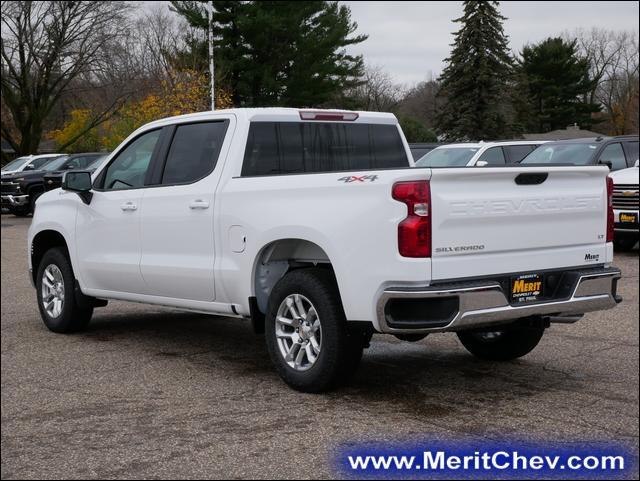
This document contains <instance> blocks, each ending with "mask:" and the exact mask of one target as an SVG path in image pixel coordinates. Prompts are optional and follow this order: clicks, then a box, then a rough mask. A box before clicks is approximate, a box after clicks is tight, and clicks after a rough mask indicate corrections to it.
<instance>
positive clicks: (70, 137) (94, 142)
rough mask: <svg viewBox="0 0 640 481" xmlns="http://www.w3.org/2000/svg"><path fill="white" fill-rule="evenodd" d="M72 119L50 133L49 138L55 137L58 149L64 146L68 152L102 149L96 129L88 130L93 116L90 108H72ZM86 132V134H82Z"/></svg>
mask: <svg viewBox="0 0 640 481" xmlns="http://www.w3.org/2000/svg"><path fill="white" fill-rule="evenodd" d="M69 115H70V117H71V118H70V119H69V121H68V122H67V123H65V125H64V127H63V128H62V129H59V130H53V131H52V132H50V133H49V138H51V139H53V140H54V141H55V143H56V146H57V148H58V149H60V148H63V150H64V151H66V152H89V151H95V150H99V149H100V139H99V138H98V132H97V130H96V129H91V130H89V131H87V132H85V131H86V130H87V128H88V127H89V125H90V123H91V120H92V116H91V111H90V110H88V109H77V110H72V111H71V112H70V113H69ZM82 132H84V134H82Z"/></svg>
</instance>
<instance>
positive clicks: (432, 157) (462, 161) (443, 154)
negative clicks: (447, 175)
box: [416, 147, 480, 167]
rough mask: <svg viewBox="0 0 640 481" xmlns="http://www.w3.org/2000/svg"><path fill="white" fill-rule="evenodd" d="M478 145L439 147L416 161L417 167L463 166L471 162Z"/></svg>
mask: <svg viewBox="0 0 640 481" xmlns="http://www.w3.org/2000/svg"><path fill="white" fill-rule="evenodd" d="M478 150H480V149H479V148H477V147H438V148H437V149H433V150H432V151H431V152H429V153H427V154H426V155H425V156H424V157H422V158H421V159H419V160H418V161H417V162H416V167H463V166H465V165H467V164H468V163H469V161H470V160H471V158H472V157H473V156H474V155H475V153H476V152H477V151H478Z"/></svg>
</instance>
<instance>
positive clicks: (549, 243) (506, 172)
mask: <svg viewBox="0 0 640 481" xmlns="http://www.w3.org/2000/svg"><path fill="white" fill-rule="evenodd" d="M412 166H413V161H412V160H411V155H410V151H409V146H408V144H407V142H406V140H405V138H404V136H403V134H402V131H401V129H400V128H399V126H398V122H397V120H396V118H395V117H394V116H393V115H391V114H383V113H370V112H340V111H332V110H321V111H316V110H297V109H285V108H274V109H235V110H226V111H217V112H205V113H199V114H192V115H186V116H180V117H173V118H168V119H164V120H159V121H156V122H153V123H150V124H148V125H145V126H144V127H141V128H140V129H138V130H137V131H135V132H134V133H133V134H131V135H130V136H129V137H128V138H127V139H126V140H125V141H124V142H123V143H122V144H121V145H120V146H119V147H118V148H117V149H115V151H114V152H113V153H112V154H111V155H110V156H109V158H108V159H107V160H106V161H105V162H104V163H103V164H102V166H101V167H100V168H99V169H98V170H97V171H96V172H94V173H93V174H90V173H89V172H67V173H66V174H65V176H64V179H63V185H62V188H60V189H55V190H52V191H49V192H47V193H45V194H44V195H42V196H41V197H40V198H39V199H38V208H37V210H36V212H35V216H34V218H33V222H32V224H31V227H30V229H29V236H28V244H29V245H28V248H29V266H30V269H31V274H30V277H31V280H32V281H33V283H34V285H35V287H36V289H37V302H38V306H39V309H40V313H41V315H42V319H43V320H44V323H45V324H46V326H47V327H48V328H49V329H50V330H52V331H54V332H62V333H68V332H74V331H78V330H80V329H82V328H84V327H85V326H86V325H87V323H88V322H89V320H90V318H91V315H92V313H93V309H94V307H98V306H103V305H106V303H107V300H108V299H119V300H125V301H135V302H142V303H149V304H158V305H164V306H171V307H174V308H179V309H185V310H190V311H195V312H203V313H210V314H218V315H224V316H232V317H237V318H250V319H251V320H252V322H253V325H254V328H255V330H256V331H257V332H265V334H266V336H265V337H266V343H267V347H268V351H269V354H270V356H271V359H272V361H273V363H274V365H275V367H276V369H277V370H278V372H279V374H280V375H281V376H282V378H283V379H284V380H285V381H286V382H287V383H288V384H289V385H291V386H292V387H294V388H296V389H299V390H303V391H311V392H318V391H322V390H326V389H329V388H331V387H333V386H335V385H337V384H338V383H339V382H343V381H345V380H346V379H348V377H349V376H350V375H351V374H352V373H353V371H354V370H355V368H356V367H357V365H358V362H359V360H360V358H361V356H362V352H363V348H365V347H367V346H368V342H369V340H370V338H371V335H372V334H373V333H374V332H380V333H387V334H393V335H396V336H398V337H399V338H401V339H406V340H418V339H421V338H423V337H425V336H426V335H427V334H430V333H439V332H449V331H450V332H456V333H457V335H458V336H459V338H460V340H461V341H462V343H463V344H464V346H465V347H466V348H467V349H468V350H469V351H470V352H471V353H473V354H475V355H477V356H479V357H481V358H485V359H493V360H508V359H514V358H517V357H520V356H523V355H525V354H527V353H528V352H530V351H531V350H532V349H533V348H534V347H535V346H536V345H537V344H538V342H539V341H540V338H541V337H542V335H543V332H544V330H545V328H546V327H548V326H549V323H550V322H553V321H555V320H558V321H562V322H572V321H575V320H577V319H578V318H579V316H580V315H581V314H582V313H585V312H588V311H597V310H602V309H608V308H611V307H613V306H615V305H616V303H617V302H619V301H620V298H619V297H618V296H617V294H616V284H617V280H618V279H619V277H620V271H619V270H618V269H615V268H613V267H611V262H612V259H613V247H612V242H611V241H612V237H613V212H612V210H611V195H612V183H611V181H610V180H609V181H607V173H608V169H607V168H606V167H598V166H593V167H571V166H570V167H562V166H542V167H536V166H526V167H524V166H523V167H502V168H498V167H486V168H483V169H464V168H441V169H438V168H433V169H432V168H410V167H412Z"/></svg>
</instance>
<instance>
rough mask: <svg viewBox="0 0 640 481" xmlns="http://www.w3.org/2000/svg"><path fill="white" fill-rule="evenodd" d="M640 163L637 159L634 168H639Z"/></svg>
mask: <svg viewBox="0 0 640 481" xmlns="http://www.w3.org/2000/svg"><path fill="white" fill-rule="evenodd" d="M639 162H640V161H638V159H636V163H635V164H633V166H634V167H638V163H639Z"/></svg>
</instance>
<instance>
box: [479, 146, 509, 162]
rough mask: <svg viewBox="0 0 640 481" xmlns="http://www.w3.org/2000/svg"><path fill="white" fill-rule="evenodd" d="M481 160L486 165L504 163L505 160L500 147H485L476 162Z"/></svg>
mask: <svg viewBox="0 0 640 481" xmlns="http://www.w3.org/2000/svg"><path fill="white" fill-rule="evenodd" d="M481 160H484V161H485V162H486V163H487V165H504V164H505V160H504V153H503V152H502V147H491V148H490V149H487V150H486V151H485V152H484V153H483V154H482V155H481V156H480V158H479V159H478V160H477V161H476V164H477V163H478V162H479V161H481Z"/></svg>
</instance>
